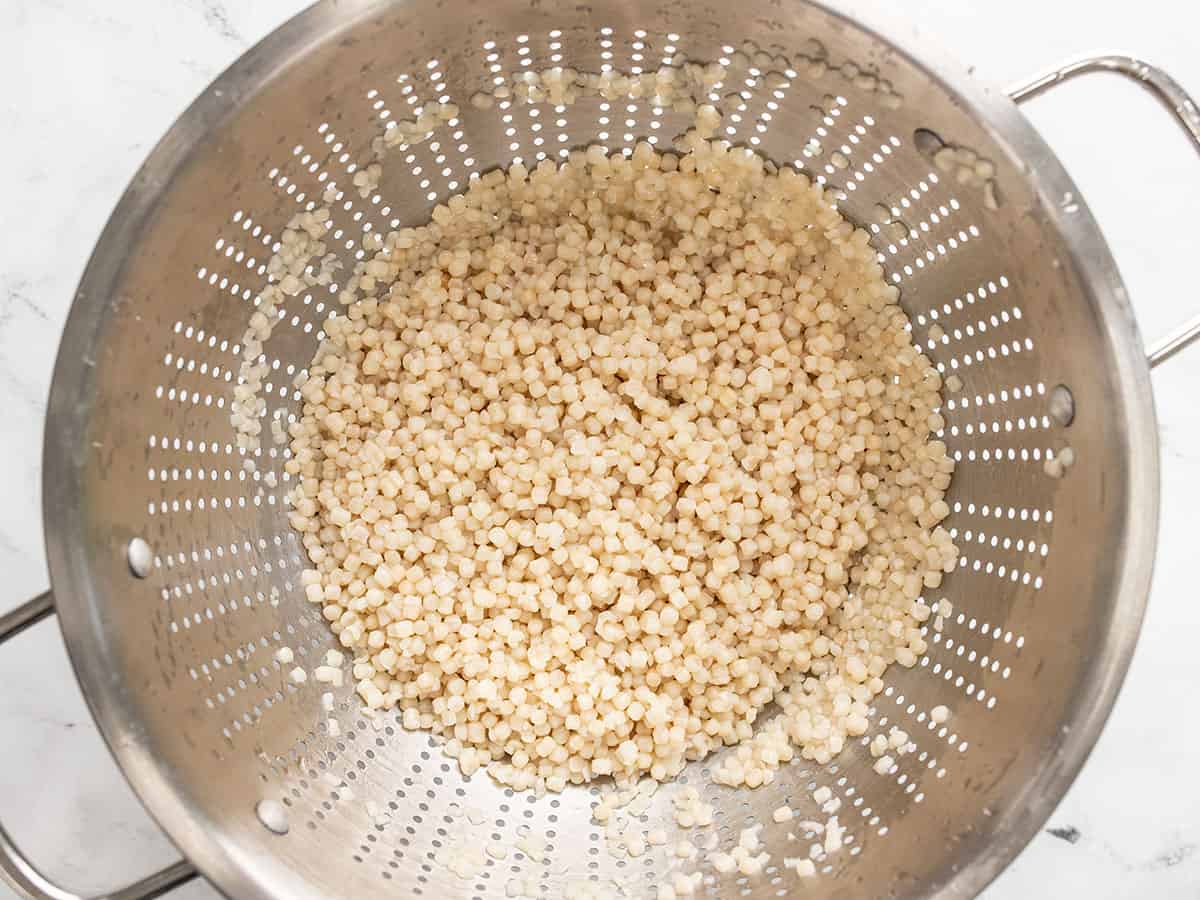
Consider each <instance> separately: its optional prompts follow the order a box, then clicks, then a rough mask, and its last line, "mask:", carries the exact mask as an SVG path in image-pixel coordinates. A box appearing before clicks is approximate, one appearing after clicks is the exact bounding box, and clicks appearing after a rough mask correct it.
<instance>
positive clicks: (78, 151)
mask: <svg viewBox="0 0 1200 900" xmlns="http://www.w3.org/2000/svg"><path fill="white" fill-rule="evenodd" d="M302 5H303V3H302V2H301V0H255V2H253V3H234V2H229V3H222V2H220V0H108V2H106V3H103V4H93V3H86V2H84V0H2V2H0V13H2V19H3V23H4V24H3V26H2V27H0V109H2V111H3V121H4V125H5V128H4V131H5V139H4V140H3V141H0V173H3V177H4V182H5V198H4V205H3V216H2V217H0V222H2V223H3V229H2V236H0V398H2V399H3V402H4V404H5V407H6V408H5V414H4V416H3V424H0V433H2V434H3V440H2V441H0V463H3V465H2V466H0V473H2V474H0V497H3V502H2V503H0V572H2V573H3V581H4V588H5V596H4V597H3V598H2V599H0V609H8V608H9V607H11V606H14V605H16V604H17V603H18V602H19V601H22V600H25V599H26V598H27V597H30V596H32V595H33V594H35V593H37V592H38V591H40V590H42V589H43V588H44V587H45V586H46V583H47V575H46V565H45V558H44V553H43V545H42V534H41V514H40V509H39V491H40V467H39V459H40V454H41V441H42V433H41V420H42V414H43V411H44V407H45V397H46V394H47V391H48V389H49V384H50V375H51V370H52V367H53V360H54V353H55V348H56V346H57V343H58V335H59V331H60V329H61V328H62V325H63V322H64V320H65V318H66V315H67V308H68V304H69V301H70V297H71V295H72V291H73V288H74V285H75V282H76V280H77V278H78V277H79V274H80V272H81V270H82V267H83V265H84V262H85V260H86V258H87V255H88V253H89V252H90V250H91V247H92V245H93V242H94V241H95V239H96V237H97V235H98V234H99V231H100V228H101V226H102V225H103V223H104V220H105V219H106V217H107V216H108V213H109V211H110V209H111V208H112V206H113V204H114V203H115V202H116V200H117V198H118V196H119V195H120V193H121V191H122V189H123V187H124V185H125V183H126V181H127V180H128V179H129V177H130V176H131V175H132V174H133V172H134V171H135V170H136V168H137V166H138V165H139V164H140V162H141V160H142V158H143V157H144V156H145V154H146V153H147V152H148V150H149V149H150V147H151V146H152V145H153V143H154V142H155V141H156V140H157V138H158V137H159V136H160V135H161V133H162V132H163V130H164V129H165V128H166V127H167V126H168V125H169V124H170V123H171V121H172V120H173V119H174V117H175V116H176V115H177V114H178V113H179V112H180V111H181V110H182V109H183V108H184V106H185V105H186V104H187V103H188V102H189V101H190V100H191V99H192V97H193V96H194V95H195V94H196V93H198V92H199V91H200V90H201V89H202V88H203V87H204V86H205V85H206V84H207V83H208V82H209V81H210V80H211V79H212V78H213V77H214V76H215V75H216V74H217V73H218V72H219V71H220V70H221V69H222V68H223V67H224V66H226V65H227V64H228V63H229V62H231V61H232V60H233V59H234V58H236V57H237V56H238V54H240V53H241V52H242V51H243V50H244V49H245V48H246V47H248V46H249V45H250V43H251V42H253V41H255V40H257V39H258V38H259V37H261V36H262V35H264V34H266V33H267V32H268V31H269V30H270V29H271V28H273V27H274V26H275V25H277V24H278V23H279V22H281V21H283V19H285V18H286V17H287V16H289V15H291V14H292V13H294V12H296V11H297V10H298V9H299V8H300V7H301V6H302ZM886 5H894V4H885V3H884V2H883V0H858V3H857V4H856V5H855V8H858V9H862V10H864V12H866V13H867V14H869V12H870V10H871V9H875V8H883V7H884V6H886ZM904 6H905V7H906V8H907V9H908V11H909V12H908V15H909V17H910V19H911V21H912V23H913V26H914V28H915V29H916V30H917V31H919V32H921V33H923V35H924V36H925V37H927V38H931V39H933V40H935V41H938V42H940V43H942V44H943V45H945V46H947V47H948V48H949V49H950V50H951V51H952V52H954V53H955V54H957V55H958V56H959V57H960V58H962V59H964V60H968V61H971V62H973V63H974V64H975V65H976V67H977V74H978V75H979V77H981V78H985V79H989V80H992V81H994V82H996V83H999V84H1008V83H1011V82H1014V81H1017V80H1019V79H1021V78H1023V77H1024V76H1026V75H1028V74H1030V73H1032V72H1034V71H1037V70H1040V69H1042V68H1043V67H1045V66H1046V65H1047V64H1049V63H1051V62H1053V61H1057V60H1059V59H1061V58H1063V57H1066V56H1069V55H1072V54H1075V53H1078V52H1081V51H1086V50H1094V49H1096V48H1109V47H1112V46H1114V45H1115V46H1117V47H1119V48H1121V49H1125V50H1130V51H1134V52H1136V53H1139V54H1142V55H1143V56H1145V57H1147V58H1149V59H1151V60H1152V61H1155V62H1157V63H1159V64H1160V65H1162V66H1164V67H1166V68H1168V69H1169V70H1170V71H1172V72H1173V73H1174V74H1175V75H1176V77H1178V78H1179V79H1180V80H1181V81H1182V82H1183V83H1184V84H1186V85H1190V86H1191V87H1192V88H1193V89H1194V90H1196V91H1198V92H1200V54H1197V53H1196V46H1197V45H1196V41H1195V33H1196V29H1197V27H1200V9H1197V7H1196V5H1195V4H1180V3H1177V2H1174V0H1140V2H1138V3H1136V4H1130V3H1128V2H1127V0H1121V2H1109V0H1070V2H1066V0H1055V2H1046V0H1005V2H1003V3H1000V2H995V0H990V2H987V3H983V2H978V3H964V2H962V0H910V2H908V3H905V4H904ZM1188 7H1191V8H1192V10H1193V11H1192V12H1190V13H1189V12H1186V11H1185V10H1186V9H1187V8H1188ZM1189 17H1190V19H1189ZM1030 115H1031V117H1032V118H1033V119H1034V121H1035V123H1036V124H1037V125H1038V127H1040V128H1041V129H1042V130H1043V132H1044V134H1045V135H1046V137H1047V138H1048V139H1049V141H1050V143H1051V144H1052V145H1053V146H1054V147H1055V148H1056V149H1057V150H1058V151H1059V153H1060V155H1061V157H1062V158H1063V160H1064V161H1065V162H1066V164H1067V166H1068V167H1069V168H1070V169H1071V171H1072V174H1073V175H1074V176H1075V178H1076V179H1077V181H1078V183H1079V184H1080V186H1081V188H1082V189H1083V194H1084V196H1086V198H1087V199H1088V201H1089V202H1090V203H1091V205H1092V207H1093V209H1094V210H1095V212H1096V214H1097V215H1098V217H1099V219H1100V221H1101V224H1102V226H1103V227H1104V229H1105V231H1106V233H1107V234H1108V237H1109V240H1110V242H1111V244H1112V246H1113V248H1114V250H1115V252H1116V255H1117V257H1118V261H1119V262H1120V264H1121V267H1122V269H1123V271H1124V274H1125V277H1126V280H1127V282H1128V285H1129V287H1130V292H1131V294H1132V296H1133V298H1134V306H1135V308H1136V310H1137V313H1138V317H1139V320H1140V322H1141V324H1142V328H1143V333H1144V334H1145V335H1147V336H1150V337H1153V336H1156V335H1159V334H1161V333H1162V332H1164V331H1165V330H1167V329H1168V328H1170V327H1171V326H1172V325H1174V324H1175V323H1176V322H1178V321H1180V320H1182V319H1184V318H1185V317H1187V316H1188V315H1189V314H1191V313H1194V312H1196V310H1197V309H1198V308H1200V291H1198V290H1197V288H1196V284H1197V282H1196V278H1195V273H1194V269H1193V268H1192V263H1193V261H1194V259H1195V258H1196V252H1197V247H1196V245H1195V241H1196V237H1195V235H1196V232H1195V229H1194V227H1190V226H1191V225H1192V219H1193V216H1194V211H1195V210H1196V209H1198V208H1200V159H1197V158H1196V156H1195V154H1194V153H1192V152H1191V151H1190V149H1189V148H1188V147H1187V145H1186V144H1185V142H1184V141H1183V139H1182V138H1181V137H1180V136H1179V135H1177V134H1176V133H1175V131H1174V130H1173V128H1174V126H1173V125H1171V124H1170V123H1169V122H1168V121H1167V118H1166V117H1165V116H1164V115H1162V114H1161V111H1160V110H1159V109H1158V108H1157V107H1155V106H1154V105H1153V104H1152V103H1151V102H1150V101H1149V100H1148V99H1146V98H1145V97H1143V96H1141V95H1140V94H1139V93H1138V92H1137V91H1136V89H1134V88H1132V87H1129V86H1126V85H1124V84H1122V83H1114V82H1111V81H1108V80H1105V79H1095V80H1094V81H1092V82H1090V83H1082V84H1079V85H1078V86H1077V87H1074V86H1073V87H1070V88H1068V89H1064V90H1062V91H1061V92H1060V93H1059V95H1057V96H1053V97H1050V98H1047V99H1045V100H1043V101H1039V102H1038V103H1036V105H1034V106H1032V107H1031V109H1030ZM1198 379H1200V348H1198V349H1196V350H1194V351H1192V352H1191V353H1190V354H1186V355H1184V356H1183V357H1181V358H1177V359H1176V360H1174V361H1172V362H1171V363H1169V364H1168V365H1166V366H1164V367H1163V368H1162V369H1161V370H1160V371H1158V372H1157V373H1156V374H1155V377H1154V380H1155V390H1156V395H1157V401H1158V405H1159V413H1160V417H1161V421H1162V435H1163V463H1164V465H1163V479H1164V488H1165V493H1164V502H1163V522H1162V538H1161V541H1160V547H1159V557H1158V569H1157V576H1156V578H1155V584H1154V590H1153V596H1152V598H1151V605H1150V613H1149V617H1148V619H1147V621H1146V626H1145V630H1144V633H1143V635H1142V638H1141V643H1140V645H1139V647H1138V651H1137V656H1136V658H1135V660H1134V663H1133V668H1132V670H1131V672H1130V676H1129V680H1128V681H1127V682H1126V685H1125V689H1124V692H1123V693H1122V695H1121V698H1120V701H1119V703H1118V704H1117V709H1116V712H1115V713H1114V715H1113V717H1112V720H1111V721H1110V723H1109V726H1108V729H1107V730H1106V732H1105V733H1104V736H1103V738H1102V739H1101V741H1100V743H1099V745H1098V746H1097V747H1096V750H1095V753H1094V754H1093V755H1092V757H1091V760H1090V761H1089V762H1088V764H1087V767H1086V768H1085V769H1084V772H1083V775H1082V776H1081V777H1080V779H1079V781H1078V782H1077V783H1076V785H1075V786H1074V788H1073V789H1072V790H1071V792H1070V793H1069V794H1068V795H1067V797H1066V799H1065V800H1064V801H1063V803H1062V805H1061V806H1060V808H1059V809H1058V811H1057V812H1056V813H1055V814H1054V816H1053V818H1052V819H1051V822H1050V823H1049V824H1050V826H1051V827H1053V828H1055V829H1056V830H1064V829H1071V832H1070V833H1071V834H1072V835H1073V836H1075V835H1076V833H1077V837H1076V840H1075V841H1073V842H1071V841H1067V840H1065V839H1063V838H1061V837H1056V836H1053V835H1051V834H1042V835H1040V836H1039V837H1038V838H1037V839H1035V840H1034V842H1033V843H1032V844H1031V845H1030V847H1029V848H1028V849H1027V850H1026V851H1025V852H1024V853H1023V854H1022V855H1021V857H1020V858H1019V859H1018V860H1017V862H1016V863H1015V864H1014V865H1013V866H1012V868H1011V869H1010V870H1009V871H1008V872H1006V873H1005V874H1004V875H1002V876H1001V878H1000V879H999V880H998V881H997V882H996V883H995V885H994V886H993V887H992V888H991V889H990V890H989V891H988V892H987V894H986V896H987V898H988V900H1010V898H1021V897H1043V896H1049V895H1050V894H1051V893H1053V895H1055V896H1060V897H1084V896H1087V897H1090V898H1095V900H1118V898H1127V897H1133V896H1143V897H1154V898H1158V900H1184V898H1188V900H1195V898H1197V897H1200V802H1198V799H1197V798H1200V765H1197V764H1196V763H1197V759H1198V755H1197V749H1196V748H1197V747H1198V746H1200V719H1197V718H1196V716H1195V714H1194V713H1193V714H1191V715H1189V710H1188V708H1189V707H1191V708H1192V709H1193V710H1194V708H1195V704H1194V702H1193V701H1192V699H1191V698H1192V697H1193V694H1194V691H1193V690H1192V689H1191V686H1192V685H1194V684H1196V683H1197V682H1200V654H1198V653H1196V652H1194V650H1193V648H1195V647H1196V646H1197V645H1200V606H1198V605H1197V604H1196V603H1195V602H1194V597H1195V594H1196V589H1195V582H1194V580H1193V572H1194V570H1193V568H1192V567H1193V566H1194V564H1195V552H1194V550H1193V547H1192V546H1191V541H1189V539H1188V538H1187V534H1188V532H1189V526H1190V525H1192V524H1193V522H1194V510H1195V508H1196V506H1197V505H1198V503H1200V412H1198V411H1197V408H1196V406H1195V405H1194V403H1195V399H1194V397H1195V385H1196V384H1197V383H1200V382H1198ZM0 760H3V765H0V821H3V822H4V823H5V825H6V826H7V827H8V828H10V830H11V831H12V832H13V833H14V834H15V836H16V838H17V839H18V840H19V841H20V842H21V843H22V844H23V845H24V846H25V847H26V848H27V849H28V850H29V851H30V853H31V854H32V855H33V856H35V857H36V859H37V860H38V861H39V862H40V864H41V865H42V866H43V867H44V868H45V870H46V871H47V872H48V873H49V874H51V875H53V876H54V877H55V878H58V879H60V880H61V881H62V882H64V883H65V884H67V885H70V886H71V887H73V888H75V889H78V890H81V891H89V890H97V889H101V888H104V887H111V886H114V885H116V884H117V883H119V882H121V881H124V880H125V879H127V878H128V877H130V876H132V875H134V874H141V873H145V872H147V871H149V870H150V869H151V868H153V867H156V866H159V865H161V864H163V863H165V862H168V861H169V860H171V859H172V858H173V857H174V851H173V850H172V849H171V847H170V845H169V844H168V843H167V841H166V840H165V839H164V838H163V837H162V836H161V835H160V834H159V833H158V831H157V830H156V828H155V827H154V826H153V825H152V824H151V823H150V821H149V819H148V818H147V817H146V815H145V813H144V812H143V811H142V810H141V809H140V807H139V806H138V803H137V801H136V800H135V799H134V798H133V796H132V794H131V792H130V791H129V789H128V788H127V787H126V786H125V784H124V782H123V780H122V778H121V776H120V774H119V772H118V771H117V769H116V766H115V764H114V763H113V762H112V761H111V759H110V758H109V756H108V755H107V752H106V751H105V749H104V748H103V746H102V744H101V741H100V739H99V737H98V736H97V734H96V732H95V729H94V727H93V725H92V723H91V720H90V717H89V715H88V713H87V711H86V709H85V707H84V704H83V700H82V697H81V696H80V694H79V690H78V688H77V687H76V686H75V683H74V679H73V677H72V674H71V671H70V667H69V664H68V662H67V659H66V656H65V653H64V651H63V649H62V647H61V643H60V639H59V635H58V633H57V629H56V628H55V627H54V626H53V625H52V624H50V625H42V626H40V627H38V628H36V629H34V630H33V631H32V632H30V633H28V634H26V635H24V636H22V637H21V638H20V639H18V641H16V642H15V643H13V644H12V645H10V646H8V647H5V648H4V651H3V652H2V653H0ZM35 811H36V812H35ZM1063 833H1067V832H1066V831H1063ZM1051 885H1052V886H1053V887H1051ZM8 896H10V895H8V894H7V893H6V892H5V891H4V889H3V888H0V900H3V898H7V897H8ZM175 896H179V897H183V898H212V897H215V896H216V894H215V892H214V891H213V890H212V888H210V887H209V886H207V885H205V884H203V883H193V884H191V885H189V886H187V887H185V888H183V889H181V890H180V891H179V892H177V893H176V894H175Z"/></svg>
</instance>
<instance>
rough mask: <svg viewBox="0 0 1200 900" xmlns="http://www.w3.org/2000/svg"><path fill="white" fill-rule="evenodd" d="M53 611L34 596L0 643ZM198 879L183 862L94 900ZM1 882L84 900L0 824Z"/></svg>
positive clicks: (46, 898) (53, 897)
mask: <svg viewBox="0 0 1200 900" xmlns="http://www.w3.org/2000/svg"><path fill="white" fill-rule="evenodd" d="M53 612H54V597H53V595H52V594H51V593H50V592H49V591H46V593H44V594H42V595H40V596H38V597H34V598H33V599H32V600H30V601H29V602H28V603H26V604H25V605H24V606H19V607H17V608H16V609H14V610H13V611H12V612H10V613H6V614H5V615H3V616H0V644H3V643H4V642H5V641H7V640H8V639H9V638H11V637H16V636H17V635H18V634H20V633H21V632H22V631H24V630H25V629H26V628H28V627H30V626H31V625H35V624H37V623H38V622H40V621H41V620H42V619H45V618H47V617H48V616H49V615H50V614H51V613H53ZM195 876H196V870H195V869H194V868H193V867H192V865H191V863H188V862H184V861H180V862H177V863H175V864H174V865H172V866H168V867H167V868H165V869H163V870H162V871H161V872H156V873H154V874H153V875H150V876H149V877H147V878H143V879H142V880H141V881H138V882H135V883H134V884H131V885H129V886H128V887H125V888H121V889H120V890H116V891H111V892H109V893H107V894H103V895H101V896H99V897H97V898H95V900H149V898H151V897H158V896H161V895H162V894H165V893H166V892H167V891H169V890H171V889H172V888H174V887H177V886H178V885H181V884H183V883H184V882H185V881H188V880H190V879H192V878H194V877H195ZM0 882H3V883H4V884H6V885H8V886H9V887H10V888H12V889H13V890H14V891H16V892H17V896H18V897H22V898H25V900H83V898H82V897H81V896H80V895H79V894H73V893H71V892H70V891H65V890H63V889H62V888H60V887H59V886H58V885H56V884H54V883H53V882H51V881H50V880H48V879H47V878H46V877H45V876H44V875H42V873H41V872H39V871H38V870H37V869H36V868H35V867H34V865H33V864H32V863H31V862H30V861H29V860H28V859H26V858H25V855H24V854H23V853H21V851H20V849H18V847H17V845H16V844H14V843H13V841H12V838H10V837H9V836H8V832H7V831H5V830H4V827H3V826H2V825H0Z"/></svg>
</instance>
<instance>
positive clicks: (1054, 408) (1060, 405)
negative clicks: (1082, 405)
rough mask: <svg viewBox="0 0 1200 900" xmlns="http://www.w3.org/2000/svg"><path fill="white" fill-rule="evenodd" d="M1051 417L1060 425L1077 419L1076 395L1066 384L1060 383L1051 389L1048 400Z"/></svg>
mask: <svg viewBox="0 0 1200 900" xmlns="http://www.w3.org/2000/svg"><path fill="white" fill-rule="evenodd" d="M1048 406H1049V411H1050V418H1052V419H1053V420H1054V421H1055V422H1057V423H1058V424H1059V425H1062V426H1064V427H1066V426H1067V425H1070V424H1071V422H1073V421H1074V420H1075V396H1074V395H1073V394H1072V393H1071V389H1070V388H1069V387H1067V386H1066V385H1065V384H1060V385H1057V386H1056V387H1054V389H1053V390H1051V391H1050V398H1049V401H1048Z"/></svg>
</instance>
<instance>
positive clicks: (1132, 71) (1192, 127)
mask: <svg viewBox="0 0 1200 900" xmlns="http://www.w3.org/2000/svg"><path fill="white" fill-rule="evenodd" d="M1093 72H1110V73H1112V74H1114V75H1123V76H1125V77H1126V78H1128V79H1130V80H1131V81H1133V82H1135V83H1137V84H1138V85H1140V86H1141V87H1143V88H1145V89H1146V90H1147V91H1149V92H1150V93H1151V94H1153V95H1154V96H1155V97H1156V98H1157V99H1158V101H1159V102H1160V103H1161V104H1162V105H1163V106H1165V107H1166V108H1167V109H1168V110H1169V111H1170V113H1171V115H1172V116H1173V117H1174V118H1175V121H1176V122H1178V123H1179V126H1180V127H1181V128H1182V129H1183V130H1184V132H1185V133H1186V134H1187V136H1188V139H1189V140H1190V141H1191V142H1192V146H1193V147H1195V148H1196V151H1197V152H1198V153H1200V108H1198V107H1197V106H1196V101H1195V100H1193V99H1192V98H1191V96H1190V95H1189V94H1188V92H1187V91H1185V90H1184V89H1183V86H1182V85H1181V84H1180V83H1179V82H1178V81H1176V80H1175V79H1174V78H1172V77H1171V76H1170V75H1168V74H1167V73H1166V72H1164V71H1163V70H1162V69H1159V68H1156V67H1155V66H1152V65H1150V64H1149V63H1148V62H1145V61H1143V60H1140V59H1137V58H1136V57H1133V56H1123V55H1119V54H1107V55H1104V56H1088V57H1084V58H1082V59H1075V60H1071V61H1070V62H1066V63H1063V64H1061V65H1058V66H1055V67H1054V68H1053V69H1051V70H1050V71H1048V72H1045V73H1044V74H1042V75H1039V76H1038V77H1037V78H1034V79H1033V80H1031V81H1028V82H1026V83H1025V84H1022V85H1019V86H1017V87H1015V88H1011V89H1009V92H1008V96H1009V97H1011V98H1012V100H1013V102H1014V103H1023V102H1024V101H1026V100H1031V99H1033V98H1034V97H1037V96H1040V95H1041V94H1044V93H1046V91H1048V90H1050V89H1051V88H1054V87H1057V86H1058V85H1060V84H1062V83H1063V82H1064V81H1070V80H1071V79H1072V78H1077V77H1078V76H1080V75H1089V74H1091V73H1093ZM1197 339H1200V315H1198V316H1196V317H1195V318H1193V319H1191V320H1189V321H1188V322H1185V323H1184V324H1183V325H1181V326H1180V327H1179V328H1177V329H1175V330H1174V331H1172V332H1171V333H1170V334H1168V335H1167V336H1166V337H1164V338H1161V339H1160V340H1158V341H1155V342H1154V343H1153V344H1152V345H1151V346H1150V349H1149V351H1148V352H1147V357H1148V359H1149V362H1150V367H1151V368H1154V367H1155V366H1157V365H1158V364H1159V363H1162V362H1166V361H1167V360H1168V359H1170V358H1171V357H1172V356H1174V355H1175V354H1176V353H1178V352H1179V351H1180V350H1182V349H1183V348H1184V347H1187V346H1188V345H1189V344H1191V343H1192V342H1193V341H1195V340H1197Z"/></svg>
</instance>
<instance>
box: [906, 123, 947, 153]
mask: <svg viewBox="0 0 1200 900" xmlns="http://www.w3.org/2000/svg"><path fill="white" fill-rule="evenodd" d="M913 145H914V146H915V147H916V148H917V152H918V153H920V154H921V155H922V156H928V157H929V158H931V159H932V158H933V155H934V154H935V153H937V152H938V151H939V150H941V149H942V148H943V147H944V146H946V142H945V141H943V140H942V139H941V137H940V136H939V135H938V134H937V132H935V131H930V130H929V129H928V128H918V129H917V130H916V131H914V132H913Z"/></svg>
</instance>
